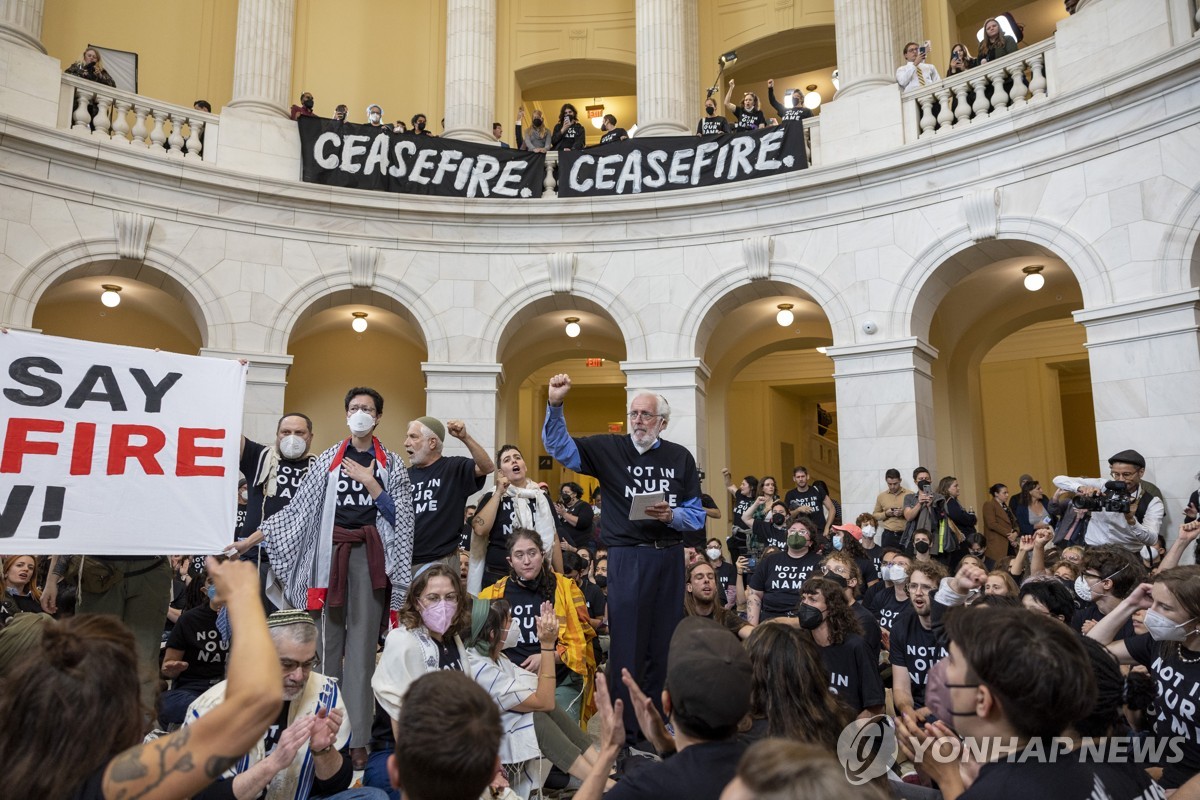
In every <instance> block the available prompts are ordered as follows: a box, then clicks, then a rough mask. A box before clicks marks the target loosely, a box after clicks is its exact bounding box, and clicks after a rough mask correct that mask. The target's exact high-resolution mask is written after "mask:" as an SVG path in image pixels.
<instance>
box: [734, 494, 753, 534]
mask: <svg viewBox="0 0 1200 800" xmlns="http://www.w3.org/2000/svg"><path fill="white" fill-rule="evenodd" d="M730 504H731V505H732V507H733V510H732V512H731V513H730V517H732V522H733V529H734V531H747V530H750V529H749V528H748V527H746V523H745V522H744V521H743V520H742V515H743V514H745V513H746V509H748V508H750V506H752V505H754V498H753V497H750V496H748V495H744V494H742V493H741V492H738V493H737V494H735V495H733V499H732V500H731V501H730Z"/></svg>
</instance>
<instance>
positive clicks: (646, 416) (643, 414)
mask: <svg viewBox="0 0 1200 800" xmlns="http://www.w3.org/2000/svg"><path fill="white" fill-rule="evenodd" d="M661 417H662V414H651V413H650V412H649V411H630V412H629V418H630V419H632V420H634V421H637V420H646V421H650V420H652V419H660V418H661Z"/></svg>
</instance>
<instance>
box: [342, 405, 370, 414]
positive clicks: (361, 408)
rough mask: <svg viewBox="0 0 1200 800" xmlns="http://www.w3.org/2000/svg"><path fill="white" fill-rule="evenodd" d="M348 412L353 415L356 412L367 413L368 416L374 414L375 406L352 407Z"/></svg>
mask: <svg viewBox="0 0 1200 800" xmlns="http://www.w3.org/2000/svg"><path fill="white" fill-rule="evenodd" d="M346 410H347V411H349V412H350V413H351V414H353V413H354V412H355V411H365V412H367V413H368V414H374V413H375V406H350V407H349V408H348V409H346Z"/></svg>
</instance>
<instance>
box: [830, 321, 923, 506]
mask: <svg viewBox="0 0 1200 800" xmlns="http://www.w3.org/2000/svg"><path fill="white" fill-rule="evenodd" d="M827 355H828V356H829V357H830V358H832V359H833V363H834V373H833V381H834V386H835V388H836V391H837V413H838V457H839V460H840V463H841V472H842V509H843V510H842V519H847V520H852V519H854V518H855V517H856V516H858V515H859V514H861V513H863V512H864V511H871V510H872V509H873V508H874V507H875V497H876V496H877V495H878V494H879V493H880V492H881V491H883V488H884V483H885V481H884V477H883V474H884V472H886V471H887V470H888V469H889V468H890V467H896V468H897V469H899V470H900V472H901V473H902V474H906V473H907V472H908V471H909V470H912V469H913V468H914V467H916V466H918V465H922V466H925V467H928V468H929V469H931V470H935V473H934V474H936V469H937V465H936V464H935V463H934V461H935V456H934V428H933V377H932V370H931V365H932V363H933V360H934V359H935V358H937V351H936V350H934V349H933V348H932V347H930V346H929V345H928V344H926V343H925V342H923V341H921V340H920V339H916V338H912V339H899V340H894V341H888V342H879V343H878V344H876V343H871V344H870V345H851V346H848V347H830V348H829V349H828V351H827Z"/></svg>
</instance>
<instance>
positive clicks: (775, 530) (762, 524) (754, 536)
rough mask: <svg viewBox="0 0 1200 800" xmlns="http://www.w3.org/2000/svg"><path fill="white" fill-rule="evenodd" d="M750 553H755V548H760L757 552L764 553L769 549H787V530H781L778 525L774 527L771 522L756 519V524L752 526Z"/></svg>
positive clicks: (749, 543)
mask: <svg viewBox="0 0 1200 800" xmlns="http://www.w3.org/2000/svg"><path fill="white" fill-rule="evenodd" d="M748 545H749V547H750V552H752V553H753V552H755V548H756V547H757V548H760V549H759V550H758V551H757V552H762V550H765V549H766V548H768V547H777V548H779V549H780V550H786V549H787V528H780V527H779V526H777V525H772V524H771V522H770V520H765V519H756V520H754V524H753V525H751V526H750V539H749V541H748Z"/></svg>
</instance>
